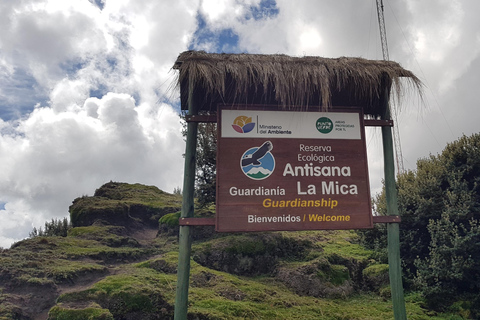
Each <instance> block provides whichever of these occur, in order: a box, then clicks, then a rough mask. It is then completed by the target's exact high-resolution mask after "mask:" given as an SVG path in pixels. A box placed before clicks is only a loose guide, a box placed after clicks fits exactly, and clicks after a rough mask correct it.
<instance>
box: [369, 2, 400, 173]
mask: <svg viewBox="0 0 480 320" xmlns="http://www.w3.org/2000/svg"><path fill="white" fill-rule="evenodd" d="M376 1H377V16H378V26H379V29H380V41H381V43H382V54H383V60H385V61H388V60H390V57H389V54H388V43H387V29H386V28H385V18H384V15H383V0H376ZM392 111H393V112H392V115H391V116H392V118H393V121H394V122H395V126H394V127H393V141H394V146H395V160H396V163H397V173H402V172H404V171H405V169H404V167H403V155H402V145H401V143H400V133H399V131H398V122H397V110H396V109H395V108H393V107H392Z"/></svg>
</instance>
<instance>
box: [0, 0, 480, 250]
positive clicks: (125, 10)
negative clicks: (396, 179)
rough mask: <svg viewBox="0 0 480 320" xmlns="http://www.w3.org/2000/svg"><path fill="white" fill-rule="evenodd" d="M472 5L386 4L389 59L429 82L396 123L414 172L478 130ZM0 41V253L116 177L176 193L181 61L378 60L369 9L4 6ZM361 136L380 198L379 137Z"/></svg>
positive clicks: (199, 2)
mask: <svg viewBox="0 0 480 320" xmlns="http://www.w3.org/2000/svg"><path fill="white" fill-rule="evenodd" d="M479 7H480V4H479V3H478V2H477V1H475V0H468V1H458V0H455V1H436V0H426V1H421V2H419V1H414V0H404V1H395V2H391V1H387V2H385V20H386V23H387V38H388V44H389V51H390V58H391V59H392V60H395V61H398V62H400V63H401V64H402V66H404V67H405V68H407V69H410V70H412V71H413V72H414V73H416V74H417V75H418V76H419V77H420V78H422V80H424V81H425V83H426V85H427V88H426V92H425V93H426V95H425V96H426V106H423V105H421V103H419V101H418V99H416V98H415V97H413V98H412V96H411V95H407V96H406V97H404V98H405V100H404V101H405V103H404V105H403V108H402V112H401V113H400V114H399V118H398V121H397V123H396V125H397V126H398V127H399V132H400V136H401V142H402V151H403V155H404V158H405V166H406V167H407V168H409V169H414V168H415V162H416V160H417V159H418V158H420V157H425V156H428V154H429V153H433V154H435V153H437V152H440V151H441V150H442V149H443V147H444V146H445V144H446V143H447V142H451V141H453V140H454V139H456V138H458V137H459V136H461V135H462V134H463V133H466V134H471V133H473V132H476V131H478V129H477V127H478V126H477V124H476V123H475V121H476V120H475V119H476V118H475V117H474V116H473V115H475V114H476V109H475V105H476V95H475V94H476V87H475V86H476V85H477V83H478V76H477V75H478V73H479V71H480V63H479V60H480V57H479V54H480V26H479V25H478V18H477V16H476V12H478V9H479ZM0 30H2V32H1V33H0V170H1V172H2V175H0V218H1V219H2V221H3V223H2V225H1V226H0V246H9V244H10V243H11V242H12V241H16V240H19V239H21V238H23V237H25V236H27V235H28V232H29V231H30V230H31V229H32V228H33V226H37V227H38V226H40V225H43V223H44V221H45V220H49V219H51V218H52V217H57V218H60V217H64V216H66V215H67V210H68V206H69V204H70V203H71V201H72V200H73V199H74V198H75V197H77V196H81V195H83V194H91V193H92V192H93V191H94V189H95V188H98V187H99V186H100V185H101V184H102V183H104V182H108V181H110V180H114V181H125V182H140V183H146V184H152V185H156V186H158V187H160V188H161V189H164V190H166V191H172V190H173V188H175V187H178V186H181V183H182V169H183V159H182V153H183V152H184V150H183V149H184V142H183V138H182V136H181V133H180V132H181V125H180V119H179V117H178V111H179V110H178V103H179V102H178V92H175V91H172V90H171V83H172V81H173V80H174V78H175V74H174V72H173V71H172V70H171V67H172V65H173V62H174V61H175V58H176V57H177V55H178V54H179V53H180V52H182V51H185V50H187V49H197V50H198V49H206V50H209V51H217V52H222V51H227V52H247V53H267V54H269V53H281V54H289V55H295V56H304V55H318V56H324V57H338V56H360V57H365V58H369V59H381V58H382V53H381V46H380V40H379V35H378V22H377V16H376V8H375V2H374V1H370V2H368V1H363V2H359V1H354V0H347V1H329V2H325V1H313V0H298V1H290V0H277V1H274V0H248V1H240V0H179V1H173V2H172V1H170V2H166V1H154V0H141V1H134V0H115V1H103V0H89V1H71V0H70V1H69V0H62V1H60V0H24V1H0ZM419 110H421V111H419ZM367 137H368V138H367V148H368V149H369V166H370V176H371V182H370V184H371V186H372V189H373V190H374V191H378V190H380V188H381V179H382V177H383V166H382V161H383V160H382V155H381V138H380V133H379V130H374V129H373V130H371V129H368V130H367Z"/></svg>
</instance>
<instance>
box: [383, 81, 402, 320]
mask: <svg viewBox="0 0 480 320" xmlns="http://www.w3.org/2000/svg"><path fill="white" fill-rule="evenodd" d="M386 88H389V87H386ZM388 97H389V94H388V89H385V95H384V106H385V115H384V116H383V119H384V120H390V109H389V106H388V100H389V99H388ZM394 125H396V124H394ZM382 140H383V159H384V172H385V195H386V200H387V213H388V215H393V216H397V215H398V201H397V188H396V183H395V159H394V155H393V138H392V129H391V128H390V127H388V126H384V127H382ZM387 232H388V270H389V277H390V289H391V292H392V303H393V314H394V317H395V320H406V319H407V312H406V309H405V298H404V296H403V284H402V266H401V260H400V228H399V224H398V223H388V224H387Z"/></svg>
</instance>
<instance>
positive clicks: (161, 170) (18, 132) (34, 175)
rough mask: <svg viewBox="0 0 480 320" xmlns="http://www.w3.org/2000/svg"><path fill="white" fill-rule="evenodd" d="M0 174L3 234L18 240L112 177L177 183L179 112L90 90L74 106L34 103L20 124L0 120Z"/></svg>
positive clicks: (161, 184)
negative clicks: (62, 108)
mask: <svg viewBox="0 0 480 320" xmlns="http://www.w3.org/2000/svg"><path fill="white" fill-rule="evenodd" d="M2 132H3V134H2V135H1V137H0V145H1V149H0V159H2V161H1V162H0V163H1V164H2V167H1V170H2V173H3V176H2V179H1V180H0V190H1V191H0V193H1V194H2V196H1V201H2V202H6V205H5V208H4V209H3V210H0V216H1V219H2V221H8V223H3V224H2V225H1V226H0V234H1V235H2V236H3V237H4V240H3V242H2V243H0V245H4V246H5V245H6V244H7V243H8V241H10V242H11V241H12V240H18V237H19V236H20V235H28V232H29V231H31V229H32V227H33V226H35V225H37V226H38V225H41V224H43V222H42V220H43V221H45V220H48V217H64V216H67V215H68V212H67V210H68V206H69V205H70V204H71V201H72V200H73V199H74V198H76V197H78V196H81V195H83V194H91V193H92V192H93V191H94V189H95V188H96V187H99V186H100V185H101V184H103V183H105V182H108V181H110V180H114V181H128V182H132V183H134V182H140V183H145V184H149V185H156V186H158V187H159V188H161V189H163V190H166V191H169V192H171V191H173V188H175V187H178V186H179V185H180V184H181V181H182V179H181V177H182V169H183V161H182V160H183V158H182V153H183V138H182V136H181V124H180V118H179V116H178V114H177V112H176V111H175V110H173V109H172V108H171V107H170V106H168V105H157V106H154V107H152V106H148V105H136V103H135V101H134V99H133V98H132V97H131V96H130V95H127V94H115V93H108V94H107V95H105V96H104V97H102V99H97V98H89V99H87V100H86V101H85V103H84V105H82V106H77V108H76V110H73V111H61V112H56V111H55V109H54V108H50V107H42V108H36V109H35V110H34V111H33V112H32V113H31V114H30V116H29V117H28V119H26V120H25V121H22V122H21V123H20V124H19V125H18V126H14V125H11V124H9V123H5V122H4V123H3V126H2Z"/></svg>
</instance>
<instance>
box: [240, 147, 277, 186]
mask: <svg viewBox="0 0 480 320" xmlns="http://www.w3.org/2000/svg"><path fill="white" fill-rule="evenodd" d="M272 150H273V144H272V142H271V141H265V142H264V143H263V144H262V145H261V146H260V147H253V148H250V149H248V150H247V151H245V152H244V153H243V155H242V157H241V160H240V167H241V168H242V171H243V173H244V174H245V175H246V176H247V177H249V178H250V179H253V180H263V179H265V178H267V177H268V176H270V175H271V174H272V172H273V170H274V169H275V158H274V157H273V155H272V153H271V152H270V151H272Z"/></svg>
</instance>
